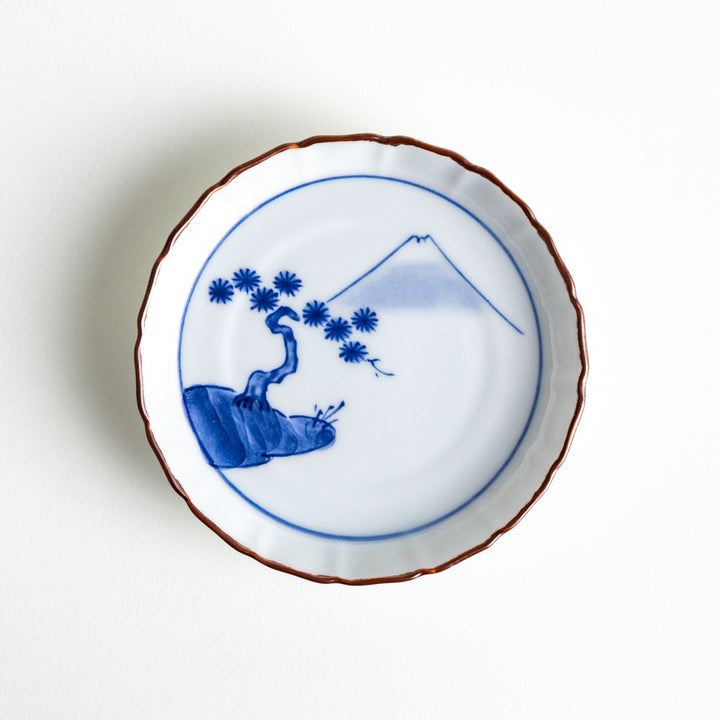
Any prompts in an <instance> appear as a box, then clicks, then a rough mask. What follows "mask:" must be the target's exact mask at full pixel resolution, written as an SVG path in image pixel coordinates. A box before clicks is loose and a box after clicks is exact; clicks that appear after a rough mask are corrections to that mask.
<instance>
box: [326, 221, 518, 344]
mask: <svg viewBox="0 0 720 720" xmlns="http://www.w3.org/2000/svg"><path fill="white" fill-rule="evenodd" d="M335 300H339V301H342V302H345V303H347V304H349V305H352V306H364V305H365V306H371V305H372V306H375V307H378V308H408V309H409V308H423V309H428V308H438V307H443V306H445V307H455V308H458V309H465V310H473V311H478V310H480V309H482V308H483V306H485V305H487V306H489V307H490V308H491V309H492V310H494V311H495V313H497V315H499V316H500V317H501V318H502V319H503V320H505V322H506V323H507V324H508V325H510V327H512V328H513V329H514V330H515V331H517V332H518V333H520V334H521V335H522V334H524V333H523V332H522V330H520V328H519V327H517V325H515V324H514V323H513V322H512V321H511V320H510V319H509V318H507V317H506V316H505V315H504V314H503V313H502V312H501V311H500V310H499V309H498V308H497V307H496V306H495V305H494V304H493V303H492V302H491V301H490V299H489V298H488V297H487V296H486V295H484V294H483V293H482V292H481V291H480V290H479V289H478V288H477V287H476V286H475V285H474V284H473V283H472V282H471V281H470V280H469V279H468V278H467V277H466V276H465V274H464V273H463V272H462V270H461V269H460V268H459V267H458V266H457V265H455V263H453V261H452V260H451V259H450V258H449V257H448V256H447V255H446V254H445V252H444V251H443V250H442V248H441V247H440V245H438V243H437V242H436V241H435V239H434V238H433V237H432V235H410V237H408V238H407V239H406V240H404V241H403V242H401V243H400V244H399V245H398V246H397V247H396V248H395V249H394V250H392V251H391V252H390V253H388V254H387V255H386V256H385V257H384V258H382V260H380V261H379V262H378V263H376V264H375V265H374V266H373V267H371V268H370V269H369V270H368V271H367V272H365V273H363V274H362V275H360V277H358V278H357V279H355V280H353V281H352V282H351V283H350V284H349V285H347V286H345V287H344V288H343V289H342V290H340V291H339V292H337V293H335V295H333V296H332V297H331V298H330V299H329V300H327V302H328V304H329V303H331V302H333V301H335Z"/></svg>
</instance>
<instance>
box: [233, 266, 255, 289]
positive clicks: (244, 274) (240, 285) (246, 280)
mask: <svg viewBox="0 0 720 720" xmlns="http://www.w3.org/2000/svg"><path fill="white" fill-rule="evenodd" d="M232 279H233V285H235V287H236V288H237V289H238V290H239V291H240V292H244V293H249V292H250V291H252V290H254V289H255V288H256V287H260V276H259V275H258V274H257V273H256V272H255V271H254V270H251V269H250V268H245V269H244V270H238V271H237V272H236V273H234V274H233V277H232Z"/></svg>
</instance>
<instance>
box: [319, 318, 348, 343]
mask: <svg viewBox="0 0 720 720" xmlns="http://www.w3.org/2000/svg"><path fill="white" fill-rule="evenodd" d="M351 334H352V329H351V327H350V323H349V322H348V321H347V320H345V319H343V318H341V317H337V318H333V319H332V320H328V321H327V322H326V323H325V339H326V340H334V341H335V342H340V341H341V340H345V339H346V338H349V337H350V335H351Z"/></svg>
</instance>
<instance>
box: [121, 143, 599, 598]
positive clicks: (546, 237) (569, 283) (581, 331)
mask: <svg viewBox="0 0 720 720" xmlns="http://www.w3.org/2000/svg"><path fill="white" fill-rule="evenodd" d="M356 141H369V142H376V143H380V144H382V145H392V146H398V145H414V146H415V147H418V148H420V149H422V150H427V151H429V152H433V153H436V154H438V155H444V156H445V157H448V158H451V159H452V160H454V161H455V162H456V163H458V165H461V166H462V167H463V168H465V169H466V170H469V171H470V172H474V173H477V174H478V175H481V176H482V177H484V178H486V179H487V180H489V181H490V182H492V183H494V184H495V185H497V187H499V188H500V190H502V191H503V192H504V193H505V194H506V195H507V196H508V197H509V198H510V199H511V200H513V202H515V203H516V204H517V205H518V206H519V207H520V208H521V209H522V210H523V212H524V213H525V215H526V216H527V218H528V220H529V221H530V223H531V225H532V226H533V227H534V228H535V230H536V231H537V233H538V235H539V236H540V238H541V239H542V240H543V242H544V243H545V246H546V247H547V249H548V251H549V253H550V255H551V256H552V258H553V260H554V261H555V265H556V266H557V269H558V271H559V272H560V275H561V276H562V278H563V280H564V282H565V286H566V288H567V292H568V296H569V298H570V302H571V303H572V305H573V307H574V308H575V313H576V315H577V336H578V349H579V352H580V365H581V371H580V376H579V378H578V382H577V403H576V405H575V412H574V413H573V416H572V419H571V421H570V425H569V427H568V431H567V435H566V437H565V442H564V443H563V446H562V449H561V450H560V454H559V455H558V456H557V458H556V459H555V461H554V462H553V464H552V465H551V466H550V469H549V470H548V472H547V474H546V475H545V479H544V480H543V482H542V484H541V485H540V487H539V488H538V489H537V490H536V491H535V493H534V494H533V496H532V497H531V498H530V500H529V501H528V502H527V503H526V504H525V505H524V506H523V507H522V508H521V509H520V511H519V512H518V513H517V515H515V517H514V518H512V520H510V521H509V522H508V523H507V524H505V525H504V526H503V527H501V528H500V529H498V530H496V531H495V532H494V533H493V534H492V535H491V536H490V537H489V538H487V540H485V541H484V542H482V543H481V544H480V545H476V546H475V547H473V548H471V549H469V550H466V551H465V552H463V553H461V554H460V555H457V556H456V557H454V558H452V559H450V560H448V561H446V562H444V563H442V564H441V565H438V566H437V567H432V568H419V569H417V570H413V571H411V572H407V573H403V574H401V575H389V576H385V577H377V578H360V579H354V580H351V579H347V578H342V577H336V576H330V575H313V574H311V573H306V572H302V571H301V570H296V569H295V568H291V567H289V566H287V565H282V564H281V563H278V562H275V561H273V560H268V559H267V558H264V557H262V556H260V555H258V554H257V553H256V552H254V551H253V550H251V549H250V548H247V547H245V546H244V545H241V544H240V543H239V542H238V541H237V540H235V539H234V538H232V537H230V536H229V535H228V534H227V533H226V532H224V531H223V530H222V529H221V528H219V527H218V526H217V525H215V523H213V522H212V520H210V519H209V518H207V517H205V515H203V514H202V513H201V512H200V511H199V510H198V509H197V508H196V507H195V505H193V503H192V501H191V500H190V498H189V497H188V496H187V494H186V493H185V491H184V490H183V488H182V485H181V484H180V482H179V481H178V480H177V478H176V477H175V476H174V475H173V474H172V472H171V471H170V468H169V467H168V465H167V463H166V461H165V457H164V455H163V453H162V451H161V450H160V448H159V447H158V445H157V443H156V442H155V438H154V436H153V433H152V428H151V426H150V418H149V417H148V415H147V412H146V410H145V404H144V402H143V389H142V367H141V361H140V341H141V339H142V334H143V324H144V323H143V318H144V316H145V309H146V307H147V303H148V299H149V297H150V293H151V291H152V288H153V285H154V284H155V278H156V276H157V272H158V268H159V267H160V264H161V263H162V262H163V260H164V259H165V258H166V257H167V255H168V254H169V252H170V251H171V250H172V248H173V245H174V244H175V241H176V239H177V237H178V235H179V234H180V233H181V232H182V231H183V229H184V228H185V227H186V225H188V223H189V222H190V220H191V219H192V218H193V216H194V215H195V213H197V211H198V210H199V209H200V208H201V207H202V206H203V205H204V204H205V202H206V201H207V200H208V198H209V197H210V196H211V195H212V194H213V193H214V192H215V191H216V190H218V189H220V188H221V187H223V186H224V185H226V184H227V183H229V182H230V181H231V180H233V179H234V178H236V177H237V176H238V175H240V174H241V173H243V172H245V171H246V170H248V169H250V168H252V167H254V166H255V165H258V164H259V163H261V162H263V161H264V160H267V159H268V158H270V157H272V156H273V155H277V154H278V153H281V152H284V151H286V150H292V149H296V148H304V147H308V146H310V145H316V144H318V143H326V142H356ZM137 326H138V336H137V340H136V342H135V353H134V354H135V377H136V393H137V404H138V408H139V410H140V414H141V416H142V418H143V422H144V424H145V434H146V435H147V438H148V442H149V443H150V446H151V447H152V449H153V451H154V452H155V455H156V456H157V458H158V460H159V461H160V465H161V466H162V468H163V470H164V472H165V475H166V476H167V478H168V480H169V481H170V484H171V485H172V487H173V488H174V489H175V491H176V492H177V493H178V494H179V495H180V496H181V497H182V498H183V499H184V500H185V502H186V503H187V504H188V507H189V508H190V510H191V511H192V512H193V514H194V515H195V516H196V517H197V518H198V519H199V520H201V521H202V522H203V523H204V524H205V525H207V526H208V527H209V528H210V529H211V530H212V531H213V532H215V533H216V534H217V535H219V536H220V537H221V538H222V539H223V540H224V541H225V542H226V543H227V544H228V545H230V546H231V547H233V548H235V550H238V551H239V552H241V553H243V554H244V555H247V556H249V557H251V558H254V559H255V560H257V561H258V562H261V563H262V564H263V565H267V566H268V567H270V568H272V569H273V570H281V571H282V572H286V573H289V574H290V575H295V576H296V577H300V578H304V579H305V580H312V581H313V582H317V583H325V584H328V583H342V584H344V585H374V584H377V583H394V582H403V581H405V580H413V579H414V578H417V577H420V576H422V575H432V574H435V573H438V572H441V571H442V570H446V569H447V568H449V567H452V566H453V565H456V564H457V563H459V562H461V561H462V560H465V559H467V558H469V557H471V556H472V555H475V554H477V553H479V552H481V551H483V550H486V549H487V548H489V547H490V546H491V545H492V544H493V543H494V542H495V541H496V540H497V539H498V538H499V537H500V536H501V535H504V534H505V533H506V532H507V531H508V530H511V529H512V528H513V527H515V525H516V524H517V523H518V522H519V521H520V520H521V518H522V517H523V516H524V515H525V514H526V513H527V511H528V510H529V509H530V508H531V507H532V506H533V505H534V504H535V503H536V502H537V500H538V499H539V498H540V496H541V495H543V493H544V492H545V491H546V490H547V488H548V486H549V485H550V482H551V481H552V478H553V476H554V475H555V472H556V471H557V469H558V468H559V467H560V465H562V463H563V462H564V460H565V457H566V456H567V453H568V450H569V449H570V445H571V443H572V440H573V436H574V435H575V430H576V428H577V425H578V422H579V421H580V416H581V415H582V411H583V407H584V405H585V382H586V379H587V373H588V356H587V342H586V338H585V317H584V315H583V310H582V307H581V306H580V303H579V301H578V299H577V296H576V293H575V283H574V282H573V279H572V277H571V276H570V273H569V272H568V269H567V267H566V266H565V263H564V262H563V261H562V259H561V258H560V256H559V254H558V252H557V249H556V247H555V243H554V242H553V240H552V238H551V237H550V234H549V233H548V231H547V230H546V229H545V228H544V227H543V226H542V225H541V224H540V223H539V222H538V221H537V220H536V219H535V215H534V214H533V212H532V210H530V208H529V207H528V206H527V205H526V204H525V202H523V201H522V200H521V199H520V198H519V197H518V196H517V195H516V194H515V193H514V192H513V191H512V190H510V189H509V188H508V187H506V186H505V185H504V184H503V183H502V182H501V181H500V180H498V179H497V178H496V177H495V176H494V175H493V174H492V173H491V172H489V171H488V170H485V168H482V167H479V166H478V165H474V164H472V163H470V162H468V160H466V159H465V158H464V157H463V156H462V155H459V154H458V153H456V152H453V151H452V150H446V149H445V148H440V147H437V146H435V145H429V144H428V143H424V142H421V141H419V140H415V139H413V138H410V137H406V136H404V135H394V136H388V137H385V136H382V135H375V134H373V133H360V134H355V135H316V136H313V137H310V138H307V139H306V140H303V141H301V142H297V143H287V144H285V145H279V146H278V147H276V148H274V149H272V150H269V151H268V152H266V153H263V154H262V155H259V156H258V157H256V158H254V159H253V160H249V161H248V162H246V163H243V164H242V165H239V166H238V167H236V168H235V169H234V170H231V171H230V172H229V173H228V174H227V175H226V176H225V177H224V178H223V179H222V180H220V182H218V183H216V184H215V185H213V186H212V187H210V188H208V190H206V191H205V192H204V193H203V194H202V195H201V196H200V198H198V200H197V202H196V203H195V204H194V205H193V206H192V208H190V210H189V211H188V213H187V214H186V215H185V217H184V218H183V219H182V220H181V221H180V222H179V223H178V224H177V225H176V226H175V228H174V229H173V231H172V232H171V233H170V235H169V237H168V239H167V242H166V243H165V246H164V247H163V249H162V252H161V253H160V255H159V256H158V259H157V260H156V261H155V263H154V265H153V267H152V271H151V273H150V280H149V282H148V287H147V290H146V291H145V297H144V298H143V302H142V306H141V307H140V313H139V315H138V321H137Z"/></svg>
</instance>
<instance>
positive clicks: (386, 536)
mask: <svg viewBox="0 0 720 720" xmlns="http://www.w3.org/2000/svg"><path fill="white" fill-rule="evenodd" d="M356 180H378V181H384V182H391V183H397V184H400V185H406V186H409V187H414V188H416V189H418V190H422V191H424V192H427V193H429V194H430V195H433V196H435V197H438V198H441V199H442V200H444V201H446V202H447V203H449V204H450V205H452V206H454V207H455V208H456V209H458V210H459V211H460V212H462V213H464V214H465V215H467V216H468V217H470V218H471V219H472V220H473V221H474V222H476V223H477V224H478V225H479V226H480V227H482V228H483V229H484V230H485V231H486V232H487V233H488V234H489V235H490V236H491V237H492V238H493V240H494V241H495V242H496V243H497V245H498V246H499V247H500V249H501V250H502V251H503V253H504V254H505V255H506V257H507V258H508V260H509V262H510V263H511V264H512V266H513V267H514V269H515V271H516V272H517V274H518V277H519V278H520V281H521V282H522V285H523V287H524V289H525V292H526V294H527V297H528V301H529V303H530V307H531V309H532V314H533V320H534V325H535V331H536V334H537V341H538V372H537V381H536V385H535V394H534V396H533V401H532V406H531V408H530V411H529V413H528V417H527V420H526V422H525V425H524V426H523V428H522V430H521V431H520V433H519V435H518V438H517V442H516V443H515V445H514V447H513V448H512V450H511V451H510V453H509V455H508V456H507V458H506V459H505V461H504V462H503V463H502V464H501V465H500V467H498V469H497V471H496V472H495V473H494V474H493V475H492V477H491V478H490V479H489V480H488V481H487V482H485V483H484V484H483V485H482V486H480V487H479V488H478V489H477V490H476V492H475V493H473V494H472V495H471V496H470V497H469V498H467V500H465V501H464V502H462V503H460V504H459V505H458V506H457V507H455V508H453V509H452V510H450V511H448V512H446V513H444V514H443V515H441V516H439V517H437V518H434V519H433V520H431V521H429V522H426V523H423V524H421V525H417V526H414V527H409V528H405V529H402V530H398V531H396V532H389V533H383V534H377V535H342V534H337V533H327V532H323V531H320V530H316V529H313V528H308V527H304V526H302V525H298V524H297V523H293V522H291V521H289V520H287V519H285V518H283V517H280V516H278V515H276V514H274V513H273V512H271V511H270V510H268V509H267V508H265V507H263V506H262V505H260V504H258V503H257V502H255V501H254V500H253V499H252V498H251V497H249V496H248V495H247V494H246V493H244V492H243V491H241V490H240V489H239V488H238V487H237V486H236V485H234V484H233V483H232V482H231V481H230V480H229V479H228V477H227V476H226V475H225V474H224V473H223V472H222V470H221V469H220V468H218V473H219V475H220V476H221V477H222V479H223V481H224V482H225V483H226V484H227V485H228V487H229V488H231V489H232V490H233V491H234V492H235V493H237V494H238V495H239V496H240V497H242V498H243V499H244V500H245V501H246V502H247V503H248V504H249V505H251V506H253V507H254V508H256V509H257V510H258V511H259V512H261V513H263V514H264V515H266V516H267V517H269V518H272V519H273V520H275V521H277V522H278V523H280V524H282V525H285V526H286V527H290V528H293V529H295V530H298V531H300V532H304V533H307V534H308V535H313V536H316V537H321V538H326V539H331V540H343V541H349V542H369V541H382V540H391V539H394V538H400V537H404V536H407V535H411V534H414V533H418V532H422V531H423V530H427V529H428V528H431V527H433V526H435V525H438V524H439V523H442V522H444V521H445V520H447V519H449V518H451V517H452V516H454V515H456V514H457V513H459V512H461V511H462V510H464V509H465V508H467V507H468V506H469V505H471V504H472V503H473V502H475V501H476V500H477V499H478V498H479V497H480V496H481V495H482V494H483V493H485V492H486V491H487V490H488V488H490V487H491V486H492V485H493V484H494V483H495V482H496V481H497V479H498V478H499V477H500V476H501V475H502V474H503V473H504V472H505V469H506V468H507V466H508V465H509V464H510V462H511V461H512V459H513V458H514V457H515V455H516V453H517V451H518V449H519V448H520V446H521V445H522V443H523V442H524V440H525V437H526V436H527V432H528V430H529V428H530V424H531V422H532V419H533V417H534V414H535V412H536V409H537V405H538V399H539V396H540V387H541V379H542V374H543V366H544V363H543V338H542V333H541V330H540V319H539V315H538V311H537V307H536V305H535V300H534V298H533V296H532V293H531V291H530V286H529V285H528V282H527V280H526V278H525V276H524V275H523V273H522V271H521V270H520V267H519V266H518V264H517V261H516V260H515V258H514V257H513V256H512V254H511V253H510V251H509V250H508V248H507V247H506V246H505V245H504V244H503V242H502V240H500V238H499V237H498V236H497V235H496V234H495V232H494V231H493V230H492V229H491V228H490V227H489V226H488V225H487V224H486V223H485V222H484V221H483V220H482V219H481V218H480V217H478V216H477V215H475V214H474V213H473V212H471V211H470V210H468V209H467V208H466V207H464V206H463V205H461V204H460V203H459V202H457V201H456V200H453V199H452V198H449V197H447V196H446V195H443V194H442V193H441V192H438V191H437V190H434V189H432V188H429V187H426V186H424V185H421V184H419V183H416V182H412V181H410V180H404V179H401V178H395V177H390V176H386V175H372V174H356V175H335V176H330V177H326V178H320V179H317V180H312V181H309V182H306V183H301V184H300V185H296V186H294V187H291V188H289V189H287V190H284V191H283V192H280V193H278V194H277V195H274V196H272V197H270V198H268V199H267V200H265V201H263V202H262V203H260V204H259V205H258V206H257V207H255V208H254V209H253V210H251V211H250V212H248V213H247V214H246V215H244V216H243V217H242V218H240V219H239V220H238V221H237V223H235V225H234V226H233V227H232V228H230V230H228V232H227V233H226V234H225V236H224V237H223V238H222V239H221V240H220V241H219V242H218V244H217V245H216V246H215V248H214V249H213V251H212V252H211V253H210V254H209V255H208V258H207V259H206V260H205V262H204V264H203V266H202V268H201V269H200V271H199V272H198V275H197V277H196V279H195V282H194V283H193V286H192V289H191V291H190V294H189V296H188V300H187V302H186V305H185V311H184V313H183V318H182V321H181V326H180V338H179V343H178V376H179V378H180V387H181V388H182V366H181V362H180V350H181V347H182V342H183V332H184V328H185V320H186V317H187V310H188V305H189V303H190V298H192V296H193V294H194V292H195V288H196V286H197V283H198V281H199V279H200V277H201V276H202V274H203V272H204V271H205V268H206V267H207V265H208V263H209V262H210V260H211V259H212V257H213V256H214V255H215V253H216V252H217V250H218V249H219V248H220V246H221V245H222V244H223V243H224V242H225V240H227V238H228V237H229V236H230V235H232V233H233V232H235V230H237V228H238V227H239V226H240V225H241V224H242V223H244V222H245V221H246V220H247V219H248V218H250V217H252V216H253V215H255V214H256V213H257V212H259V211H260V210H262V209H263V208H264V207H266V206H267V205H269V204H271V203H272V202H274V201H276V200H278V199H280V198H282V197H284V196H285V195H289V194H290V193H294V192H297V191H298V190H302V189H304V188H307V187H312V186H314V185H320V184H322V183H328V182H337V181H356ZM428 238H429V236H417V235H415V236H411V237H409V238H408V239H407V240H406V241H405V242H404V243H402V244H401V245H399V246H398V247H397V248H395V250H393V251H392V252H391V253H390V254H389V255H387V256H385V258H383V259H382V260H381V261H380V262H379V263H377V264H376V265H375V266H374V267H373V268H371V269H370V270H369V271H368V272H367V273H365V274H364V275H363V276H361V277H359V278H358V279H357V280H355V281H354V282H353V283H351V284H350V285H348V286H346V287H345V288H344V289H343V290H341V291H340V292H338V293H336V294H335V295H333V297H331V298H330V299H329V300H328V301H327V302H328V303H330V302H331V301H332V300H334V299H335V298H337V297H338V296H340V295H341V294H342V293H344V292H345V291H347V290H349V289H350V287H352V286H353V285H355V284H356V283H358V282H359V281H360V280H362V279H363V278H364V277H366V276H368V275H370V274H371V273H372V271H373V270H375V269H376V268H378V267H379V266H380V265H382V264H383V263H384V262H385V261H386V260H387V259H389V258H390V257H391V256H392V255H394V254H395V253H397V252H398V251H399V250H400V248H401V247H402V246H403V245H404V244H405V243H408V242H410V241H411V240H415V241H416V242H418V243H420V242H425V241H427V239H428ZM432 242H433V244H434V245H436V247H437V249H438V250H440V252H441V254H442V256H443V257H444V258H445V259H446V260H447V261H448V263H449V264H450V266H451V267H453V268H454V269H455V270H456V271H457V272H458V274H459V275H460V277H461V278H462V279H463V280H465V281H466V282H467V283H468V285H469V286H470V287H471V288H472V289H473V290H474V291H475V292H476V293H477V295H478V297H480V298H481V299H482V300H483V301H485V302H486V303H487V304H488V306H489V307H491V308H492V309H493V310H494V311H495V312H496V313H497V314H498V315H499V316H500V317H501V318H503V320H505V322H507V323H508V324H509V325H510V326H511V327H512V328H513V329H514V330H516V331H517V332H518V333H520V334H521V335H522V334H524V333H523V331H522V330H521V329H520V328H519V327H518V326H517V325H515V324H514V323H513V322H512V321H511V320H509V319H508V318H507V317H506V316H505V315H504V314H502V313H501V312H500V311H499V310H498V309H497V308H496V307H495V306H494V305H493V304H492V302H491V301H490V300H489V299H488V298H487V297H486V296H485V295H484V294H483V293H482V292H480V290H478V289H477V288H476V287H475V286H474V285H472V283H471V282H470V281H469V280H468V279H467V278H466V277H465V275H464V274H462V273H461V272H460V270H459V269H458V268H457V267H456V266H455V265H454V264H453V263H452V261H451V260H450V259H449V258H448V256H447V255H445V253H444V252H443V251H442V250H441V249H440V247H439V246H437V244H436V243H435V241H434V240H433V241H432ZM318 304H321V303H318ZM303 315H304V312H303ZM308 324H309V323H308ZM378 361H379V360H378V358H373V359H368V360H367V362H368V363H369V364H371V365H372V367H373V368H374V369H375V370H376V371H377V372H379V373H381V374H383V375H390V376H392V373H386V372H383V371H382V370H379V368H378V367H377V365H376V364H377V362H378ZM377 372H376V374H377ZM207 387H211V386H207ZM342 405H343V403H341V406H342ZM186 409H187V404H186ZM338 409H339V408H338ZM296 417H297V416H296ZM303 417H305V416H303ZM188 418H189V419H190V421H191V423H192V417H191V414H190V411H189V409H188ZM330 424H332V423H330ZM203 450H204V447H203Z"/></svg>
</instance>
